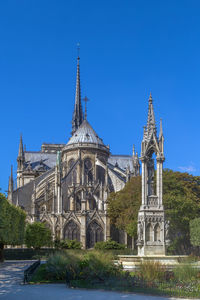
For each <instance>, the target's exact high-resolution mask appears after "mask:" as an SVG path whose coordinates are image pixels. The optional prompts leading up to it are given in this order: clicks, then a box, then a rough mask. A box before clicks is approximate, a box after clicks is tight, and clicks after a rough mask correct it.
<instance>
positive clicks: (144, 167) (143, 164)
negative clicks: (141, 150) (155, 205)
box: [141, 158, 147, 205]
mask: <svg viewBox="0 0 200 300" xmlns="http://www.w3.org/2000/svg"><path fill="white" fill-rule="evenodd" d="M141 161H142V205H145V204H146V195H147V193H146V189H147V187H146V185H147V184H146V180H147V178H146V162H145V159H144V158H143V159H141Z"/></svg>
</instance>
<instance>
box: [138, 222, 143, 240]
mask: <svg viewBox="0 0 200 300" xmlns="http://www.w3.org/2000/svg"><path fill="white" fill-rule="evenodd" d="M138 241H139V242H142V241H143V222H141V221H139V222H138Z"/></svg>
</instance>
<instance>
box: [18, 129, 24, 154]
mask: <svg viewBox="0 0 200 300" xmlns="http://www.w3.org/2000/svg"><path fill="white" fill-rule="evenodd" d="M18 157H24V148H23V141H22V134H21V135H20V142H19V151H18Z"/></svg>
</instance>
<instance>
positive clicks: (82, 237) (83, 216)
mask: <svg viewBox="0 0 200 300" xmlns="http://www.w3.org/2000/svg"><path fill="white" fill-rule="evenodd" d="M84 100H85V101H87V98H85V99H84ZM139 174H140V163H139V158H138V154H137V153H135V150H134V148H133V153H132V156H131V155H113V154H112V153H111V151H110V147H109V146H108V145H105V144H104V142H103V140H102V139H101V138H100V137H99V136H98V134H97V133H96V132H95V130H94V129H93V127H92V126H91V125H90V123H89V122H88V119H87V111H86V109H85V111H84V112H83V109H82V99H81V89H80V58H79V57H78V58H77V74H76V92H75V105H74V112H73V116H72V132H71V137H70V139H69V141H68V143H67V144H46V143H43V144H42V145H41V150H40V151H26V149H25V147H24V145H23V140H22V136H21V137H20V143H19V151H18V156H17V186H16V187H14V180H13V172H12V168H11V175H10V177H9V187H8V200H9V201H10V202H11V203H13V204H14V205H16V206H19V207H21V208H22V209H24V210H25V211H26V213H27V222H30V223H32V222H34V221H39V222H44V223H45V224H46V225H47V226H48V227H49V228H50V229H51V231H52V235H53V239H70V240H78V241H80V242H81V243H82V246H83V248H84V249H85V248H93V247H94V244H95V243H96V242H98V241H106V240H108V239H109V238H113V239H114V240H116V241H118V242H121V243H127V240H128V238H127V235H126V234H125V233H124V232H120V231H117V230H116V229H115V228H113V227H112V226H111V225H110V222H109V217H108V214H107V198H108V195H109V194H110V193H111V192H117V191H120V190H121V189H123V187H124V186H125V184H126V182H127V181H128V180H129V179H130V177H132V176H137V175H139Z"/></svg>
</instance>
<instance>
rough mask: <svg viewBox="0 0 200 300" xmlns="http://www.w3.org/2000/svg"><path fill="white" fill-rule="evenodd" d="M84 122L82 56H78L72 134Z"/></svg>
mask: <svg viewBox="0 0 200 300" xmlns="http://www.w3.org/2000/svg"><path fill="white" fill-rule="evenodd" d="M82 122H83V110H82V104H81V86H80V57H79V54H78V57H77V73H76V96H75V106H74V113H73V118H72V135H73V134H74V133H75V131H76V130H77V129H78V128H79V126H80V125H81V124H82Z"/></svg>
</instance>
